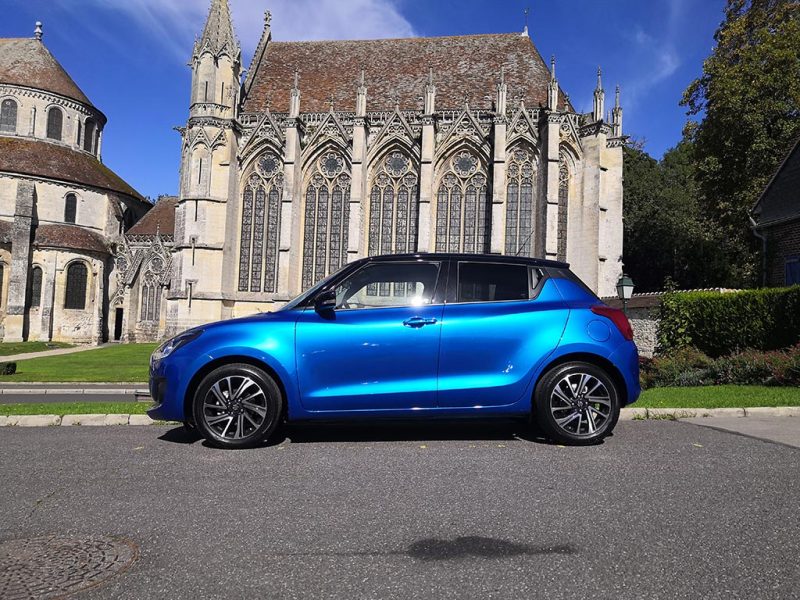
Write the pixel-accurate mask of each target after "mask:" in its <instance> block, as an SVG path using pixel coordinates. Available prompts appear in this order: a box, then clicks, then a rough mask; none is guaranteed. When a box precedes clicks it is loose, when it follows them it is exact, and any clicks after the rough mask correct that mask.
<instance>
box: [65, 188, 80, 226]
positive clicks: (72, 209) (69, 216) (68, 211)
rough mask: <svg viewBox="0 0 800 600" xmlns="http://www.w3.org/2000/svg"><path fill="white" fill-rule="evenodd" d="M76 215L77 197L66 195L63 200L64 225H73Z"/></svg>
mask: <svg viewBox="0 0 800 600" xmlns="http://www.w3.org/2000/svg"><path fill="white" fill-rule="evenodd" d="M77 213H78V197H77V196H76V195H75V194H67V195H66V197H65V198H64V223H74V222H75V217H76V216H77Z"/></svg>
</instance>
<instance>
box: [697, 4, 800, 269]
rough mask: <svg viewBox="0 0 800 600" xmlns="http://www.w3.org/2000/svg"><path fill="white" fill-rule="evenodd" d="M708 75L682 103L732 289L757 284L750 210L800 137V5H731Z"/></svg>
mask: <svg viewBox="0 0 800 600" xmlns="http://www.w3.org/2000/svg"><path fill="white" fill-rule="evenodd" d="M714 39H715V41H716V47H715V48H714V50H713V51H712V53H711V55H710V56H709V57H708V58H707V59H706V61H705V62H704V64H703V75H702V76H701V77H700V78H699V79H697V80H695V81H694V82H692V83H691V84H690V85H689V87H688V88H687V89H686V91H685V93H684V96H683V100H682V104H683V105H684V106H686V107H688V111H689V114H690V115H702V120H701V121H700V123H699V124H697V125H695V124H690V126H689V127H688V128H687V130H686V135H687V137H688V138H689V139H691V140H692V142H693V151H694V157H695V158H694V160H695V167H696V173H695V177H696V181H697V185H698V192H699V196H698V197H699V198H700V201H701V204H702V209H703V213H704V215H705V216H706V217H707V218H709V219H710V220H712V221H713V222H715V223H717V224H719V227H720V228H721V232H722V233H723V235H722V236H721V238H720V241H721V243H722V246H721V250H722V251H723V252H724V253H725V255H726V263H727V266H728V268H729V269H730V273H729V285H737V284H738V285H743V284H748V283H752V282H754V281H755V280H756V275H757V274H756V269H755V263H756V261H755V259H754V256H755V252H754V248H755V244H754V240H753V237H752V235H751V233H750V231H749V229H748V210H749V209H750V208H751V207H752V205H753V203H754V202H755V201H756V200H757V199H758V196H759V195H760V193H761V192H762V190H763V189H764V186H765V184H766V182H767V180H768V179H769V178H770V176H771V175H772V174H773V172H774V171H775V169H776V168H777V166H778V164H780V162H781V160H782V159H783V157H784V156H785V155H786V153H787V152H788V150H789V148H790V146H791V144H792V142H793V140H794V139H795V138H796V137H797V136H798V135H800V2H798V1H797V0H728V4H727V7H726V9H725V20H724V21H723V23H722V24H721V25H720V27H719V29H718V30H717V32H716V33H715V36H714Z"/></svg>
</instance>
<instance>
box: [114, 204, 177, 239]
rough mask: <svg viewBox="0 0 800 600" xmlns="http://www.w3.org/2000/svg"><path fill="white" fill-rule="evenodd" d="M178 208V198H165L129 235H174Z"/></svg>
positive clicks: (130, 230)
mask: <svg viewBox="0 0 800 600" xmlns="http://www.w3.org/2000/svg"><path fill="white" fill-rule="evenodd" d="M176 206H178V197H177V196H164V197H163V198H161V199H160V200H159V201H158V202H156V204H155V206H153V208H151V209H150V210H149V211H148V212H147V214H146V215H145V216H143V217H142V218H141V219H139V221H138V222H137V223H136V224H135V225H134V226H133V227H131V228H130V229H128V231H127V232H126V234H127V235H155V234H156V233H160V234H161V235H174V234H175V207H176Z"/></svg>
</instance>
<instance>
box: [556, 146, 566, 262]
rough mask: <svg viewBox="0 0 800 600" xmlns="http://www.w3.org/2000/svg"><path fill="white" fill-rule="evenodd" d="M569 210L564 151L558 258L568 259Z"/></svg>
mask: <svg viewBox="0 0 800 600" xmlns="http://www.w3.org/2000/svg"><path fill="white" fill-rule="evenodd" d="M568 210H569V166H568V165H567V158H566V156H565V155H564V153H563V152H562V153H561V155H560V157H559V165H558V238H557V240H558V247H557V248H558V250H557V252H558V254H557V255H556V256H557V258H558V260H561V261H566V260H567V215H568Z"/></svg>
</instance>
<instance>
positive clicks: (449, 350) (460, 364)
mask: <svg viewBox="0 0 800 600" xmlns="http://www.w3.org/2000/svg"><path fill="white" fill-rule="evenodd" d="M450 272H451V275H450V282H451V287H450V289H449V291H448V304H446V305H445V308H444V313H443V318H442V333H441V343H440V348H441V349H440V353H439V394H438V406H440V407H443V408H451V407H475V408H479V407H488V406H501V405H507V404H512V403H514V402H516V401H518V400H519V399H520V398H521V397H522V394H523V393H524V391H525V388H526V386H527V384H528V382H529V381H530V377H531V374H532V370H533V369H534V368H535V367H536V366H537V365H538V364H539V363H541V361H543V360H544V359H545V358H546V357H547V356H548V355H549V354H550V353H551V352H552V351H553V350H554V349H555V347H556V346H557V345H558V342H559V340H560V338H561V334H562V333H563V331H564V326H565V324H566V321H567V316H568V314H569V311H568V309H566V308H565V307H564V303H563V301H562V299H561V296H560V294H559V293H558V290H557V289H556V288H555V286H554V285H553V283H552V281H549V280H548V279H547V278H545V276H544V274H543V272H542V271H540V270H539V269H537V268H534V267H530V266H528V265H525V264H515V263H503V262H502V261H498V262H483V261H480V262H479V261H474V262H473V261H469V260H465V261H454V263H453V265H452V266H451V271H450Z"/></svg>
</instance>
